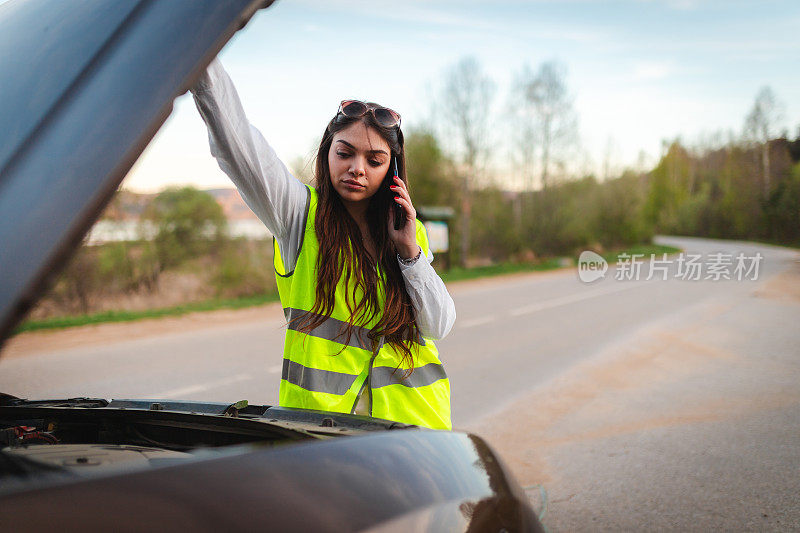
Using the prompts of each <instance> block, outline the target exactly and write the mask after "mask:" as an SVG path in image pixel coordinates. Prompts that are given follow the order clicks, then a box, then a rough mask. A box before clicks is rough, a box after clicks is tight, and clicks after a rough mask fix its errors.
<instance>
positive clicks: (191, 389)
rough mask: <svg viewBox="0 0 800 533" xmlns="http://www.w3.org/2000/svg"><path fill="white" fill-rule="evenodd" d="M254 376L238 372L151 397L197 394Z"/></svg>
mask: <svg viewBox="0 0 800 533" xmlns="http://www.w3.org/2000/svg"><path fill="white" fill-rule="evenodd" d="M252 377H253V376H252V375H251V374H236V375H235V376H230V377H227V378H224V379H218V380H216V381H210V382H208V383H200V384H198V385H190V386H188V387H181V388H179V389H171V390H168V391H164V392H159V393H156V394H151V395H150V397H151V398H175V397H183V396H187V395H189V394H195V393H198V392H203V391H207V390H209V389H215V388H217V387H224V386H225V385H232V384H234V383H239V382H240V381H247V380H248V379H251V378H252Z"/></svg>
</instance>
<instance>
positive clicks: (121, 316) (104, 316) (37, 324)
mask: <svg viewBox="0 0 800 533" xmlns="http://www.w3.org/2000/svg"><path fill="white" fill-rule="evenodd" d="M277 300H278V293H277V292H274V293H270V294H263V295H258V296H247V297H244V298H235V299H215V300H206V301H203V302H193V303H188V304H184V305H177V306H175V307H162V308H159V309H145V310H143V311H104V312H102V313H93V314H90V315H75V316H64V317H53V318H46V319H44V320H28V321H27V322H23V323H22V324H21V325H20V326H19V327H18V328H17V329H16V330H14V334H17V333H22V332H24V331H39V330H45V329H63V328H72V327H76V326H86V325H89V324H102V323H106V322H130V321H132V320H144V319H147V318H161V317H166V316H180V315H185V314H186V313H196V312H199V311H216V310H218V309H242V308H245V307H254V306H257V305H263V304H266V303H269V302H274V301H277Z"/></svg>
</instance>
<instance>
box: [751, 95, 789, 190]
mask: <svg viewBox="0 0 800 533" xmlns="http://www.w3.org/2000/svg"><path fill="white" fill-rule="evenodd" d="M783 109H784V105H783V103H782V102H780V101H779V100H778V99H777V97H776V96H775V93H773V92H772V89H771V88H770V87H769V86H765V87H762V88H761V90H760V91H759V92H758V95H756V101H755V103H753V108H752V109H751V110H750V113H748V114H747V118H745V126H744V128H745V135H746V136H747V137H749V138H750V139H751V140H753V141H754V142H756V143H758V144H760V145H761V169H762V176H763V181H762V183H763V187H764V191H763V194H764V196H767V195H768V194H769V192H770V154H769V142H770V140H772V139H773V138H774V137H776V136H777V134H778V128H779V126H780V123H781V122H782V121H783Z"/></svg>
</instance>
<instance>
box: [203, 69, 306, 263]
mask: <svg viewBox="0 0 800 533" xmlns="http://www.w3.org/2000/svg"><path fill="white" fill-rule="evenodd" d="M192 95H193V96H194V101H195V104H196V105H197V109H198V110H199V111H200V116H201V117H203V121H205V123H206V126H207V127H208V141H209V144H210V145H211V155H213V156H214V157H215V158H216V159H217V162H218V163H219V166H220V168H221V169H222V170H223V172H225V174H227V175H228V177H230V179H231V181H233V183H234V185H236V188H237V189H239V193H240V194H241V195H242V198H243V199H244V201H245V202H246V203H247V205H248V206H249V207H250V209H252V210H253V212H254V213H255V214H256V216H258V218H260V219H261V221H262V222H263V223H264V225H265V226H266V227H267V229H269V230H270V231H271V232H272V234H273V235H275V238H276V239H277V240H278V244H279V245H280V248H281V255H282V256H283V257H282V259H283V264H284V265H287V266H288V265H293V264H294V263H295V262H296V260H297V250H298V248H299V246H300V239H301V237H302V235H303V231H304V223H305V220H304V218H305V210H306V202H307V201H308V200H307V198H308V193H307V191H306V187H305V185H303V184H302V183H301V182H300V181H299V180H297V179H296V178H295V177H294V176H292V174H291V173H290V172H289V170H288V169H287V168H286V166H285V165H284V164H283V162H282V161H281V160H280V159H278V156H277V155H276V154H275V151H274V150H273V149H272V147H271V146H270V145H269V144H268V143H267V141H266V140H265V139H264V136H263V135H261V132H260V131H258V130H257V129H256V128H255V127H254V126H252V125H251V124H250V122H249V121H248V120H247V116H245V113H244V109H243V108H242V103H241V102H240V100H239V95H238V94H237V92H236V88H235V87H234V85H233V82H232V81H231V78H230V76H228V73H227V72H225V69H223V68H222V64H221V63H220V62H219V60H217V59H214V61H212V62H211V64H210V65H209V66H208V69H207V70H206V72H205V73H203V75H202V76H201V77H200V79H199V80H198V82H197V84H195V86H194V87H193V88H192Z"/></svg>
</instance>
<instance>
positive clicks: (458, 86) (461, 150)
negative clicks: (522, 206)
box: [441, 57, 495, 266]
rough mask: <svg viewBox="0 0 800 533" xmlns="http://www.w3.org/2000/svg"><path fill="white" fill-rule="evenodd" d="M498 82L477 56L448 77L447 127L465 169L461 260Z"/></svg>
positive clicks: (454, 68)
mask: <svg viewBox="0 0 800 533" xmlns="http://www.w3.org/2000/svg"><path fill="white" fill-rule="evenodd" d="M494 93H495V84H494V82H493V81H492V80H491V78H490V77H489V76H488V75H486V74H484V72H483V69H482V68H481V66H480V63H478V60H477V59H476V58H474V57H466V58H464V59H461V60H460V61H459V62H458V63H456V64H455V65H454V66H452V67H451V68H450V69H449V70H448V72H447V74H446V77H445V84H444V90H443V94H442V97H443V98H442V103H441V109H442V111H443V114H442V116H443V121H444V124H445V126H446V127H447V128H448V129H449V130H450V131H451V132H452V134H453V135H452V137H453V138H454V139H455V142H456V145H457V151H458V155H459V160H460V161H461V163H462V165H461V169H460V172H459V174H460V176H459V179H460V181H461V220H460V227H461V242H460V252H461V253H460V262H461V265H462V266H464V265H465V263H466V259H467V255H468V254H469V242H470V240H469V239H470V235H469V233H470V232H469V221H470V215H471V212H472V201H471V194H470V188H471V181H472V180H474V179H475V178H476V177H477V175H478V174H479V173H480V171H481V169H482V164H483V163H484V162H485V160H486V157H487V155H488V129H489V108H490V107H491V103H492V100H493V98H494Z"/></svg>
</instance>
